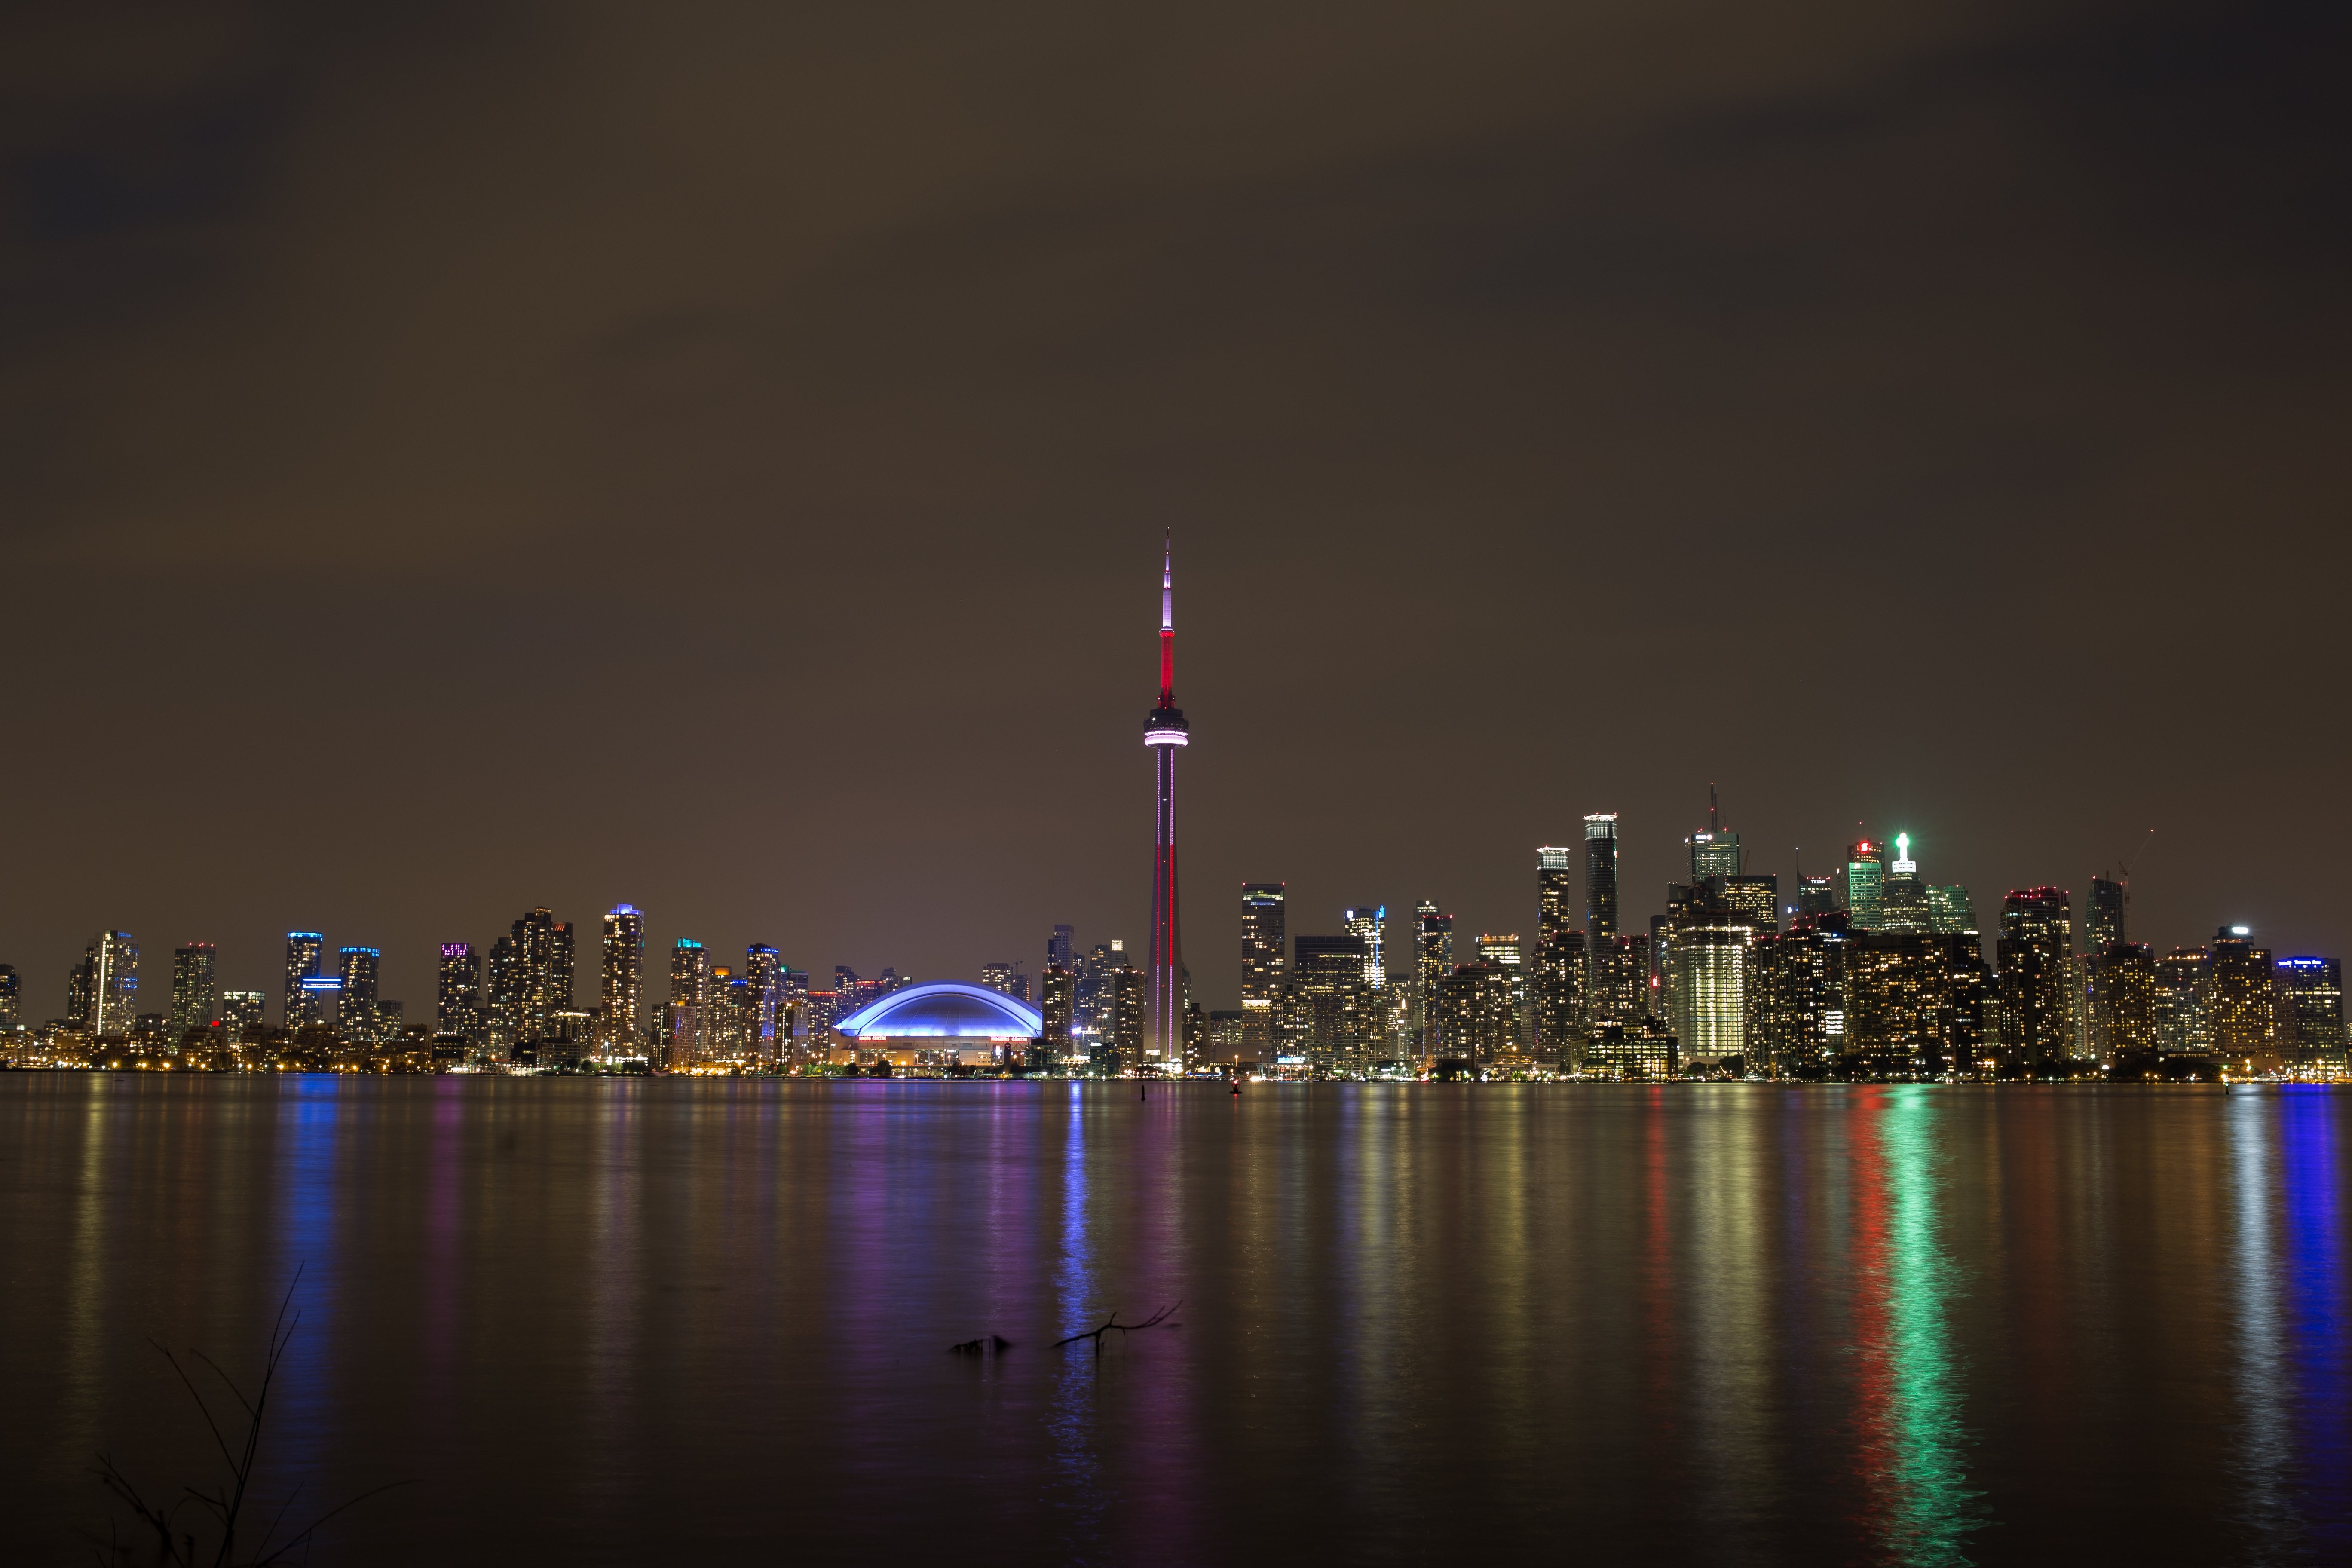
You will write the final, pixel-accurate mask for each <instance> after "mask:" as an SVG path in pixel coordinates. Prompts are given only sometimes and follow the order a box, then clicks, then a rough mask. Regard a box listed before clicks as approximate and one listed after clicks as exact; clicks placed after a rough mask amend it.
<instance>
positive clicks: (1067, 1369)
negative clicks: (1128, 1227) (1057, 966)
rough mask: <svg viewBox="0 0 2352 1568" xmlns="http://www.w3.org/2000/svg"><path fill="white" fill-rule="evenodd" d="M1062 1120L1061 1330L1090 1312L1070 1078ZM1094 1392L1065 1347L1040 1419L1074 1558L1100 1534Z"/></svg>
mask: <svg viewBox="0 0 2352 1568" xmlns="http://www.w3.org/2000/svg"><path fill="white" fill-rule="evenodd" d="M1061 1121H1062V1160H1061V1166H1062V1169H1061V1202H1062V1226H1061V1237H1060V1244H1059V1247H1058V1248H1057V1251H1056V1254H1055V1264H1054V1300H1055V1307H1056V1309H1057V1315H1058V1318H1059V1321H1060V1324H1061V1331H1062V1332H1063V1333H1065V1334H1074V1333H1076V1332H1078V1331H1080V1330H1081V1329H1085V1328H1087V1327H1090V1326H1091V1324H1090V1323H1089V1321H1088V1320H1089V1319H1091V1318H1092V1316H1093V1314H1094V1311H1095V1300H1096V1294H1097V1291H1096V1280H1095V1269H1094V1245H1093V1240H1092V1216H1091V1215H1090V1214H1089V1211H1088V1205H1087V1095H1086V1086H1084V1085H1083V1084H1079V1083H1076V1082H1073V1083H1072V1084H1071V1085H1070V1093H1069V1111H1068V1114H1067V1115H1066V1117H1064V1118H1062V1119H1061ZM1100 1391H1101V1385H1100V1383H1099V1381H1098V1380H1097V1376H1096V1373H1095V1367H1094V1364H1093V1358H1092V1356H1090V1355H1088V1354H1086V1353H1083V1352H1079V1353H1065V1354H1064V1357H1063V1360H1062V1363H1061V1364H1060V1365H1059V1366H1058V1367H1057V1368H1056V1369H1055V1373H1054V1384H1053V1396H1052V1404H1051V1405H1050V1407H1049V1412H1048V1414H1047V1415H1046V1423H1045V1424H1046V1430H1047V1432H1048V1433H1049V1434H1050V1435H1051V1437H1052V1447H1051V1452H1050V1456H1049V1458H1048V1463H1049V1464H1050V1465H1051V1467H1052V1475H1051V1477H1050V1479H1049V1480H1048V1483H1047V1499H1048V1501H1049V1503H1050V1504H1051V1506H1052V1507H1053V1508H1054V1510H1055V1513H1056V1515H1057V1518H1058V1522H1059V1524H1060V1532H1061V1537H1062V1549H1063V1555H1064V1556H1065V1557H1066V1558H1067V1559H1069V1560H1073V1561H1076V1560H1079V1559H1082V1558H1083V1557H1085V1556H1086V1555H1087V1554H1088V1552H1089V1549H1090V1548H1092V1547H1093V1545H1094V1544H1095V1542H1097V1541H1098V1540H1099V1539H1100V1537H1101V1533H1102V1523H1103V1517H1104V1514H1105V1513H1106V1512H1107V1510H1108V1509H1107V1504H1108V1500H1107V1499H1106V1498H1105V1497H1104V1495H1103V1491H1102V1484H1101V1475H1100V1464H1099V1460H1098V1458H1097V1408H1096V1401H1097V1396H1098V1395H1099V1394H1100Z"/></svg>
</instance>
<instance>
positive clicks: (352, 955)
mask: <svg viewBox="0 0 2352 1568" xmlns="http://www.w3.org/2000/svg"><path fill="white" fill-rule="evenodd" d="M335 956H336V957H337V958H338V959H339V960H341V963H339V964H338V966H337V971H336V973H337V984H336V987H335V992H336V1003H335V1032H336V1033H337V1034H338V1035H341V1037H343V1038H344V1039H346V1040H349V1041H352V1042H353V1043H355V1044H360V1045H367V1044H371V1043H373V1041H374V1040H375V1039H376V1037H377V1036H376V984H377V981H378V979H379V977H380V974H381V972H382V965H383V952H380V951H379V950H377V949H375V948H373V947H347V948H344V949H342V950H341V952H338V953H337V954H336V955H335Z"/></svg>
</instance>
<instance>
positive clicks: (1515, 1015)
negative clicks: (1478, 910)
mask: <svg viewBox="0 0 2352 1568" xmlns="http://www.w3.org/2000/svg"><path fill="white" fill-rule="evenodd" d="M1478 962H1479V963H1482V964H1485V965H1486V966H1487V967H1488V968H1490V969H1493V970H1496V971H1498V972H1499V973H1501V974H1502V976H1503V981H1504V985H1505V992H1506V994H1507V998H1508V1004H1509V1005H1508V1011H1509V1016H1510V1028H1509V1029H1508V1030H1507V1034H1506V1038H1505V1041H1504V1043H1503V1044H1502V1045H1501V1046H1499V1047H1497V1051H1496V1054H1497V1055H1500V1056H1517V1055H1519V1054H1521V1053H1522V1052H1523V1050H1524V1048H1525V1047H1526V1044H1527V1040H1528V1032H1529V1031H1528V1001H1529V999H1530V997H1531V995H1532V991H1531V988H1530V987H1529V985H1528V967H1527V960H1526V955H1525V954H1524V953H1523V952H1521V950H1520V947H1519V933H1518V932H1517V931H1506V932H1504V933H1502V934H1501V935H1496V933H1494V932H1492V931H1481V932H1479V933H1478Z"/></svg>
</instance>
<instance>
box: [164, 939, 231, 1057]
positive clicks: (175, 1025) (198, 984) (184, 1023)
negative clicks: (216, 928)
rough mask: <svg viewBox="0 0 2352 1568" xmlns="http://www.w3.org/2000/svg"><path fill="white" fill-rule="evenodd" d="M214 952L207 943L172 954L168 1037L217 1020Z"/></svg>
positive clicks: (177, 949) (182, 1033)
mask: <svg viewBox="0 0 2352 1568" xmlns="http://www.w3.org/2000/svg"><path fill="white" fill-rule="evenodd" d="M218 958H219V953H218V951H217V950H216V949H215V947H214V946H213V944H212V943H211V942H190V943H188V944H187V945H186V946H185V947H175V948H173V950H172V1034H173V1037H175V1038H176V1037H181V1036H184V1035H185V1034H186V1033H187V1032H188V1031H189V1030H191V1029H202V1028H205V1027H208V1026H210V1025H211V1024H212V1021H213V1020H214V1019H215V1018H216V1017H218V1016H220V1015H219V1011H218V1005H219V997H220V984H219V982H218V980H217V979H216V978H215V975H216V973H217V968H218Z"/></svg>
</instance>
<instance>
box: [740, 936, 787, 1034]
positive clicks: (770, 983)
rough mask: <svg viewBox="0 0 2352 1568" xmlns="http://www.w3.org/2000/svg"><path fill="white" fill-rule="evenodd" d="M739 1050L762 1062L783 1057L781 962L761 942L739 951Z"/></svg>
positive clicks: (768, 947)
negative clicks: (740, 1020) (741, 951)
mask: <svg viewBox="0 0 2352 1568" xmlns="http://www.w3.org/2000/svg"><path fill="white" fill-rule="evenodd" d="M743 985H744V993H743V1005H744V1008H745V1012H744V1015H743V1049H744V1051H745V1053H746V1054H747V1055H749V1056H753V1057H756V1058H759V1059H760V1060H761V1061H763V1062H772V1061H776V1060H779V1059H781V1058H782V1056H783V1043H782V1042H783V1033H784V1029H785V1028H788V1027H789V1025H790V1020H789V1019H787V1018H786V1017H785V1016H784V1014H783V1000H784V960H783V957H782V954H781V953H779V952H777V951H776V950H775V949H774V948H772V947H770V946H768V945H767V944H766V943H764V942H753V943H752V944H751V946H749V947H747V948H745V949H744V950H743Z"/></svg>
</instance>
